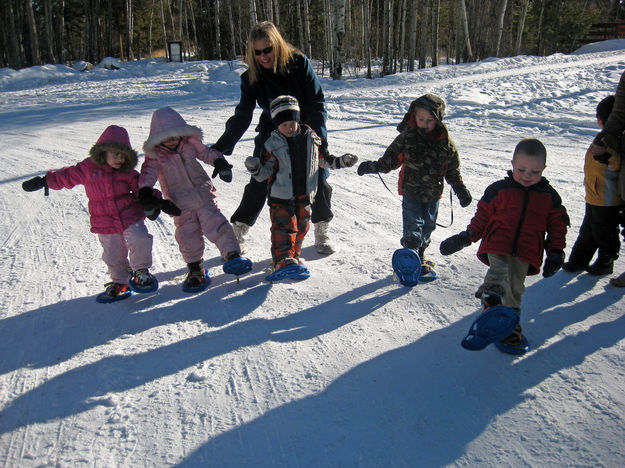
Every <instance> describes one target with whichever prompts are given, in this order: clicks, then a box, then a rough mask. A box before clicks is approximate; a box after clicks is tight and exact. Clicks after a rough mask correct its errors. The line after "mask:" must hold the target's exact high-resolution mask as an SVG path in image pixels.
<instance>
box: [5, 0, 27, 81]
mask: <svg viewBox="0 0 625 468" xmlns="http://www.w3.org/2000/svg"><path fill="white" fill-rule="evenodd" d="M7 7H8V11H7V20H8V22H9V44H10V49H9V50H10V53H9V54H8V56H9V66H10V67H11V68H15V69H18V68H22V64H23V63H24V60H23V57H22V54H21V51H20V47H19V44H20V40H19V37H18V34H17V29H16V27H15V6H14V3H13V0H8V1H7Z"/></svg>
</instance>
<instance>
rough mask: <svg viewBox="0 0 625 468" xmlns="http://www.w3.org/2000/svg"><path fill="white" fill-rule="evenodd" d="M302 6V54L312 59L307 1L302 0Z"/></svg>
mask: <svg viewBox="0 0 625 468" xmlns="http://www.w3.org/2000/svg"><path fill="white" fill-rule="evenodd" d="M302 1H303V2H304V3H303V6H304V52H305V53H306V55H308V57H310V58H312V41H311V38H310V15H309V14H308V0H302Z"/></svg>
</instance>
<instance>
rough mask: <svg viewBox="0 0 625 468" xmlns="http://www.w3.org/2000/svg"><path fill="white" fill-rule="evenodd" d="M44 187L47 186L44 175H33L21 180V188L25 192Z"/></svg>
mask: <svg viewBox="0 0 625 468" xmlns="http://www.w3.org/2000/svg"><path fill="white" fill-rule="evenodd" d="M44 187H47V184H46V177H45V176H43V177H40V176H37V177H33V178H32V179H28V180H25V181H24V182H22V189H24V191H26V192H34V191H36V190H41V189H42V188H44Z"/></svg>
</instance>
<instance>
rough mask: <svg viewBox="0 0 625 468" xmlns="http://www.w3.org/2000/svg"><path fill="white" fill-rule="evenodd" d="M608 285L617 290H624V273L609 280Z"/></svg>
mask: <svg viewBox="0 0 625 468" xmlns="http://www.w3.org/2000/svg"><path fill="white" fill-rule="evenodd" d="M610 284H611V285H612V286H616V287H617V288H625V272H623V273H621V274H620V275H619V276H617V277H616V278H610Z"/></svg>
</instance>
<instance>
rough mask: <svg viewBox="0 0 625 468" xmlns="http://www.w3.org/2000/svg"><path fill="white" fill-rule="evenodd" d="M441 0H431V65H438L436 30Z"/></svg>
mask: <svg viewBox="0 0 625 468" xmlns="http://www.w3.org/2000/svg"><path fill="white" fill-rule="evenodd" d="M440 10H441V0H432V66H433V67H436V66H437V65H438V30H439V19H440Z"/></svg>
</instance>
